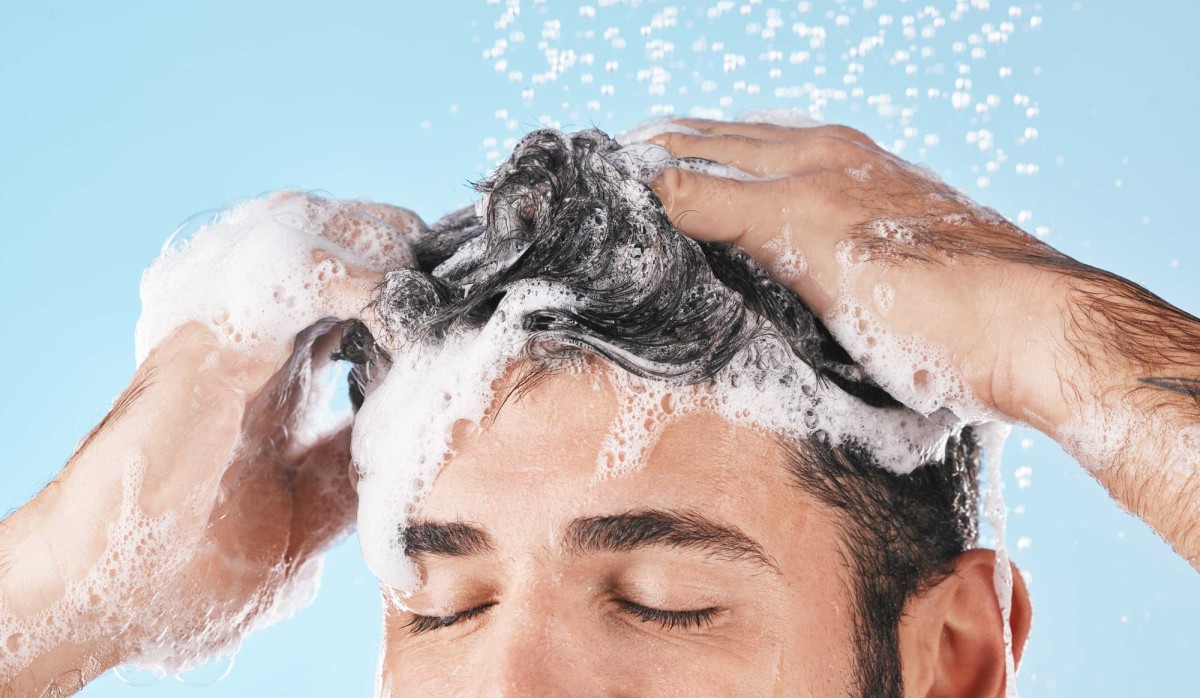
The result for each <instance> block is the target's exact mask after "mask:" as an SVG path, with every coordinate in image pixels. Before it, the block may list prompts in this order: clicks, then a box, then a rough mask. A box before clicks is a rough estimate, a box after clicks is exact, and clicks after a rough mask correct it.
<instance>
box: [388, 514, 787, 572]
mask: <svg viewBox="0 0 1200 698" xmlns="http://www.w3.org/2000/svg"><path fill="white" fill-rule="evenodd" d="M402 537H403V539H404V552H405V554H406V555H409V556H411V557H422V556H438V557H476V556H480V555H484V554H487V553H491V552H494V551H495V550H496V544H495V542H494V541H493V539H492V537H491V536H490V535H489V534H488V532H487V531H485V530H484V529H482V528H479V527H477V526H474V525H472V524H468V523H464V522H461V521H453V522H443V521H419V522H416V523H413V524H412V525H410V526H409V527H407V528H405V529H404V531H403V533H402ZM563 540H564V544H565V546H566V547H567V548H568V549H569V550H570V551H571V552H572V553H574V554H576V555H597V554H601V553H627V552H632V551H635V550H641V549H645V548H652V547H667V548H680V549H685V550H696V551H699V552H701V553H704V554H707V555H710V556H712V557H714V558H717V559H719V560H725V561H730V562H751V563H753V564H756V565H759V566H762V567H765V568H767V569H769V570H771V571H772V572H775V573H776V574H778V573H779V566H778V564H776V563H775V561H774V559H772V557H771V556H770V555H768V554H767V552H766V550H764V549H763V547H762V546H761V545H759V544H758V543H757V542H756V541H755V540H754V539H752V538H750V537H749V536H747V535H746V534H745V533H742V532H741V531H740V530H739V529H738V528H737V527H735V526H731V525H726V524H722V523H718V522H716V521H713V520H712V519H709V518H708V517H706V516H704V515H703V514H700V513H699V512H695V511H686V510H685V511H664V510H659V509H639V510H636V511H629V512H625V513H622V514H615V515H611V516H588V517H584V518H579V519H575V520H574V521H572V522H571V523H570V525H568V526H567V530H566V533H565V535H564V536H563Z"/></svg>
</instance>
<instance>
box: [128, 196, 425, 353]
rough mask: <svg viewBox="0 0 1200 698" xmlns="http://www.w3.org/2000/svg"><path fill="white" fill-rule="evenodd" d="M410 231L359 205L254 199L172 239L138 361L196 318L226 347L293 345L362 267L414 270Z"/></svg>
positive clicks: (142, 324) (150, 273) (149, 273)
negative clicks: (340, 285) (341, 284)
mask: <svg viewBox="0 0 1200 698" xmlns="http://www.w3.org/2000/svg"><path fill="white" fill-rule="evenodd" d="M409 232H410V231H402V230H398V229H397V227H396V225H395V221H385V220H383V219H382V218H380V217H378V216H372V215H370V213H369V212H368V210H367V209H366V208H364V207H363V206H362V205H360V204H358V203H357V202H338V201H332V200H327V199H322V198H319V197H315V196H311V195H306V194H302V193H299V192H286V191H285V192H275V193H272V194H269V195H267V196H265V197H262V198H257V199H250V200H248V201H245V202H243V203H240V204H238V205H236V206H234V207H232V208H230V209H228V210H226V211H223V212H221V213H219V214H217V215H216V216H215V217H214V218H212V219H211V221H209V222H207V223H204V224H201V225H200V226H199V228H198V229H197V230H196V231H195V232H194V233H193V234H191V236H190V237H188V238H186V239H183V240H177V239H176V237H177V236H172V239H171V240H168V242H167V244H166V245H165V246H164V248H163V251H162V253H161V254H160V255H159V257H158V258H157V259H156V260H155V261H154V262H153V263H152V264H151V265H150V267H149V268H148V269H147V270H146V272H145V273H144V275H143V276H142V284H141V298H142V314H141V317H140V318H139V319H138V324H137V331H136V338H135V343H136V353H137V360H138V363H141V362H142V361H144V360H145V358H146V356H148V355H149V353H150V350H151V349H153V348H154V347H155V346H157V345H158V344H159V343H160V342H162V341H163V340H164V339H166V338H167V337H169V336H170V335H171V333H172V332H173V331H174V330H175V329H177V328H178V327H180V326H181V325H183V324H185V323H187V322H188V321H193V320H194V321H199V322H202V323H205V324H207V325H208V326H210V327H211V328H212V329H213V330H214V332H215V333H216V335H217V336H218V337H219V338H220V339H221V341H222V342H223V343H224V344H225V345H226V346H232V347H240V348H243V349H245V350H246V351H254V350H255V349H257V348H259V347H262V346H264V345H266V346H286V345H287V343H288V342H290V341H291V339H292V338H293V337H295V336H296V335H297V334H299V333H300V331H301V330H303V329H305V328H306V327H308V326H309V325H311V324H313V323H314V322H316V321H317V320H320V319H321V318H322V317H325V316H326V315H329V314H330V310H331V309H338V310H342V311H343V312H345V313H346V314H347V315H351V314H354V313H356V312H357V311H358V310H360V308H356V307H346V308H339V307H338V299H337V298H335V297H331V296H332V295H333V293H334V292H333V290H332V289H333V288H334V286H335V284H336V283H338V282H339V281H341V280H349V279H350V277H352V276H354V275H355V274H356V273H358V272H360V271H361V270H373V271H375V272H376V273H380V274H381V273H383V272H385V271H387V270H388V269H392V268H395V267H398V266H412V265H413V261H414V257H413V253H412V251H411V249H410V248H409V247H408V245H407V243H406V242H405V239H406V237H405V236H406V234H407V233H409Z"/></svg>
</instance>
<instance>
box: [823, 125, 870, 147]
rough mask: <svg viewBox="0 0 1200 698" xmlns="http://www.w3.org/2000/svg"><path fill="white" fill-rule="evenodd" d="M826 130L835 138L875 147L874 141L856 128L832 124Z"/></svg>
mask: <svg viewBox="0 0 1200 698" xmlns="http://www.w3.org/2000/svg"><path fill="white" fill-rule="evenodd" d="M826 128H827V129H829V133H830V135H832V136H835V137H837V138H842V139H845V140H848V141H854V142H855V143H862V144H863V145H875V141H873V140H871V137H870V136H868V135H867V134H865V133H863V132H862V131H859V130H858V129H856V128H852V127H850V126H844V125H842V124H833V125H831V126H827V127H826Z"/></svg>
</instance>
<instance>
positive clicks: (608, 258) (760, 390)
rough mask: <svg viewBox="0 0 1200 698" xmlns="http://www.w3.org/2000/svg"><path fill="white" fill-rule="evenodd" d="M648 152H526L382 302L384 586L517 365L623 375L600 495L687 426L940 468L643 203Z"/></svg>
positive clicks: (372, 407) (377, 492) (799, 336)
mask: <svg viewBox="0 0 1200 698" xmlns="http://www.w3.org/2000/svg"><path fill="white" fill-rule="evenodd" d="M663 152H665V151H661V149H655V148H653V147H648V146H642V147H639V148H626V149H622V148H621V147H620V146H619V145H618V144H617V143H616V142H615V141H612V140H611V139H608V138H607V137H606V136H604V135H603V134H599V133H598V132H590V133H583V134H576V135H574V136H570V137H568V136H564V135H562V134H558V133H554V132H545V131H543V132H535V133H533V134H530V136H528V137H527V138H526V139H525V141H523V142H522V143H521V144H519V145H518V146H517V148H516V150H515V151H514V154H513V157H512V158H511V159H510V160H509V161H508V162H507V163H505V164H504V165H502V166H501V167H500V168H499V170H498V171H497V173H496V175H495V176H494V177H493V178H492V179H491V180H489V181H488V182H487V183H485V184H484V185H482V187H481V188H482V190H483V192H484V194H485V199H484V201H483V203H482V204H481V205H480V206H479V207H478V208H477V210H478V211H480V212H481V213H482V214H483V218H482V219H480V218H478V217H475V216H473V215H471V214H456V216H454V217H451V218H450V219H448V222H443V224H442V225H443V226H447V227H449V226H454V227H456V229H457V230H458V231H459V233H461V230H462V229H466V228H469V227H471V226H475V227H476V228H477V233H478V236H477V237H475V238H474V239H471V240H469V241H467V242H465V243H464V244H462V245H461V246H460V247H459V248H458V249H457V250H456V251H454V252H453V254H452V255H450V256H449V258H447V259H445V261H444V262H443V263H442V264H441V265H440V266H439V267H438V268H437V269H435V270H434V271H433V273H432V274H423V273H421V272H418V271H415V270H398V271H396V272H393V273H392V274H391V275H390V276H389V278H388V279H387V281H386V282H385V284H384V287H383V289H382V292H381V295H380V299H379V302H378V305H377V310H378V312H379V314H380V319H381V321H382V324H383V325H384V326H385V327H386V328H388V332H387V333H386V334H387V335H388V336H386V337H382V338H381V343H383V344H384V345H385V346H386V348H387V349H388V350H389V352H390V354H391V365H390V367H388V369H387V371H386V373H385V374H383V375H382V377H380V378H378V379H377V380H376V381H375V383H374V384H373V385H371V386H369V387H368V390H367V396H366V400H365V403H364V405H363V407H362V409H361V411H360V412H359V415H358V418H357V422H356V425H355V430H354V446H353V453H354V460H355V463H356V466H357V468H358V470H359V472H360V474H361V478H362V479H361V481H360V483H359V496H360V505H359V536H360V540H361V543H362V546H363V551H364V555H365V557H366V559H367V562H368V564H369V565H370V566H371V568H372V569H373V570H374V571H375V573H376V574H377V575H378V576H379V577H380V579H381V580H382V581H384V582H385V583H386V584H388V585H390V586H392V587H394V588H397V589H402V590H403V589H412V588H413V587H415V585H416V584H417V582H418V579H417V577H416V572H415V569H414V568H413V567H412V566H411V564H410V563H409V561H408V560H407V559H406V558H405V556H404V554H403V553H404V551H403V548H402V542H401V541H402V539H403V537H402V535H400V534H401V533H402V531H403V528H404V526H405V525H406V521H407V518H408V516H409V515H410V514H411V513H412V511H413V508H414V507H415V506H416V505H417V504H418V503H419V502H420V500H421V498H422V497H423V496H424V495H425V494H426V493H427V492H428V491H429V488H430V487H431V486H432V485H433V483H434V481H435V480H436V478H437V474H438V472H439V471H440V469H441V468H442V467H443V466H444V465H445V463H446V462H447V460H448V458H450V457H451V456H452V455H453V453H452V446H453V444H452V442H451V435H452V433H453V430H454V428H455V425H456V424H458V423H459V422H462V421H466V422H470V423H475V424H479V423H481V420H482V419H483V418H484V416H485V414H486V413H487V411H488V410H489V408H490V407H491V406H492V405H493V404H495V403H496V398H497V397H498V396H497V389H498V387H499V386H500V384H501V382H502V378H503V376H504V374H505V373H506V372H507V371H508V370H509V368H510V367H511V365H512V362H513V361H514V360H515V359H517V358H518V357H526V358H530V359H532V360H534V361H535V362H538V363H540V364H543V365H548V366H555V365H557V366H562V365H564V363H570V362H572V361H573V359H576V358H577V357H578V356H579V353H580V352H587V353H592V354H598V355H600V356H602V357H604V358H606V359H608V360H610V361H612V362H613V363H615V364H616V365H618V366H620V367H621V368H623V369H625V370H624V371H622V372H616V373H613V374H612V375H613V381H614V383H615V385H616V387H617V388H618V390H619V393H618V395H619V398H620V404H621V412H620V415H619V416H618V418H617V419H616V421H615V423H614V424H613V425H612V431H611V433H610V435H609V438H608V439H607V441H606V443H605V446H604V448H603V449H602V451H601V452H600V453H596V454H581V457H587V458H594V459H595V460H596V472H597V477H598V478H603V477H609V476H615V475H620V474H621V473H625V472H629V471H631V470H633V469H636V468H638V467H640V465H641V464H642V463H643V462H644V458H645V456H646V455H647V453H648V451H649V449H650V447H651V446H653V444H654V442H655V440H656V439H657V437H658V434H659V433H660V432H661V430H662V428H663V427H664V426H665V425H666V424H667V423H669V421H670V420H672V419H675V418H678V417H679V416H681V415H684V414H688V413H691V412H695V411H698V410H709V411H713V412H716V413H718V414H720V415H722V416H723V417H725V418H726V419H728V420H730V421H731V422H734V423H737V424H744V425H748V426H751V427H754V428H759V429H764V430H768V431H770V432H773V433H777V434H780V435H782V436H784V437H786V438H790V439H794V440H802V439H808V438H816V439H828V440H830V441H831V442H833V443H834V444H835V445H842V444H850V443H854V444H856V445H859V446H862V447H865V448H866V449H867V450H868V451H870V452H871V453H872V454H874V455H875V457H876V458H877V459H878V461H879V464H880V465H881V466H883V467H886V468H889V469H891V470H893V471H896V472H908V471H911V470H912V469H913V468H915V467H917V466H919V465H920V464H922V463H925V462H928V461H930V460H933V459H940V458H941V457H942V456H943V455H944V450H945V446H946V442H947V439H948V438H949V437H950V436H951V435H953V434H954V433H956V431H957V430H958V429H959V428H960V426H961V425H960V424H959V423H958V422H957V420H955V419H954V418H953V417H952V415H950V414H949V413H948V412H946V411H939V412H935V413H934V414H933V415H930V416H923V415H921V414H918V413H916V412H913V411H911V410H908V409H905V408H903V407H902V406H900V405H899V404H898V403H896V402H895V401H894V400H892V399H891V398H890V397H888V396H887V395H886V394H885V393H884V392H883V391H882V390H880V389H879V388H878V386H876V385H875V384H874V383H873V382H871V381H870V380H869V379H867V378H866V376H865V375H863V374H862V372H861V370H860V369H859V368H858V367H857V366H856V365H855V364H854V362H853V361H852V360H850V358H849V356H848V355H846V354H845V352H844V350H842V349H841V348H840V347H839V346H838V345H837V344H836V342H834V341H833V340H832V337H831V336H830V335H829V333H828V331H826V330H825V329H824V326H823V325H822V324H821V323H820V322H819V320H818V319H817V318H815V317H814V316H813V314H812V313H811V311H809V310H808V309H807V306H804V305H803V303H802V302H800V300H799V298H798V297H796V296H795V295H794V294H793V293H791V292H790V291H788V290H787V289H786V288H784V287H783V286H781V285H779V284H778V283H776V282H774V281H773V280H771V279H770V277H769V276H768V275H767V274H766V272H765V271H763V270H762V269H761V268H759V267H758V266H757V265H755V264H754V263H753V262H752V261H750V260H749V259H748V258H747V257H745V256H744V255H742V254H741V253H739V252H737V251H736V250H733V249H731V248H726V247H723V246H718V245H708V246H702V245H699V244H697V243H695V242H694V241H692V240H689V239H687V238H685V237H683V236H682V235H680V234H679V233H678V232H677V231H675V230H674V228H673V227H672V226H671V225H670V222H669V221H668V220H667V219H666V217H665V214H664V213H663V211H662V208H661V205H660V204H659V202H658V200H657V199H656V198H655V197H654V196H653V195H652V194H651V193H650V192H649V190H648V189H647V187H646V186H645V185H644V181H645V180H647V179H649V178H652V177H653V176H655V175H656V174H657V170H659V169H661V166H662V164H663V163H664V162H669V161H670V159H669V156H664V155H663ZM438 228H439V226H438V225H435V226H434V234H435V235H436V234H437V231H438ZM446 234H448V235H453V234H456V233H455V232H454V231H447V232H446Z"/></svg>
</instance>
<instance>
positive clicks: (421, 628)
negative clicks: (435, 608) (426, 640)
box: [404, 601, 496, 635]
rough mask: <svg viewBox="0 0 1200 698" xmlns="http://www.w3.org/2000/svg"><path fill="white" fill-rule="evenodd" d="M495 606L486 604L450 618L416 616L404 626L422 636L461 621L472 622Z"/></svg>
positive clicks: (494, 603)
mask: <svg viewBox="0 0 1200 698" xmlns="http://www.w3.org/2000/svg"><path fill="white" fill-rule="evenodd" d="M495 605H496V602H495V601H493V602H492V603H485V604H483V605H482V606H476V607H475V608H468V609H467V610H465V611H460V612H459V613H451V614H450V615H448V616H418V615H414V616H413V617H412V620H410V621H408V622H407V623H405V624H404V627H405V628H408V630H409V631H410V632H411V633H412V634H413V635H420V634H421V633H427V632H430V631H434V630H441V629H443V628H448V627H450V626H451V625H454V624H455V623H457V622H459V621H460V620H470V619H472V618H475V617H477V616H481V615H483V614H484V613H487V610H488V609H489V608H491V607H492V606H495Z"/></svg>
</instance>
